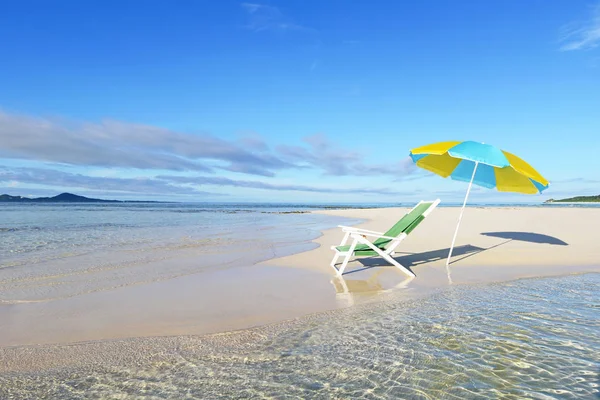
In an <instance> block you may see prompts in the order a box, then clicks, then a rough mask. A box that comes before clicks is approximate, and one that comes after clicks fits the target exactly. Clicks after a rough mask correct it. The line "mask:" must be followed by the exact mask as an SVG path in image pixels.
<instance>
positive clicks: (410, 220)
mask: <svg viewBox="0 0 600 400" xmlns="http://www.w3.org/2000/svg"><path fill="white" fill-rule="evenodd" d="M439 203H440V199H437V200H435V201H421V202H419V203H418V204H417V205H416V206H415V207H414V208H413V209H412V210H410V211H409V212H407V213H406V214H405V215H404V216H403V217H402V218H401V219H400V220H399V221H398V222H396V224H395V225H394V226H392V227H391V228H390V229H389V230H388V231H387V232H385V233H381V232H375V231H369V230H366V229H360V228H353V227H351V226H343V225H339V227H340V228H342V231H343V232H344V233H345V235H344V238H343V239H342V242H341V243H340V244H339V245H338V246H331V249H332V250H333V251H334V252H335V254H334V255H333V260H331V264H330V265H331V267H332V268H333V269H335V271H336V273H337V274H338V275H340V276H341V275H342V274H343V273H344V270H345V269H346V266H347V265H348V261H350V258H352V257H353V256H356V257H361V256H380V257H382V258H383V259H384V260H386V261H387V262H389V263H390V264H392V265H393V266H395V267H397V268H399V269H400V270H401V271H402V272H404V273H405V274H407V275H409V276H412V277H414V276H415V274H413V273H412V271H410V270H409V269H408V268H406V267H404V266H403V265H402V264H400V263H399V262H398V261H396V260H394V259H393V258H392V257H393V256H394V254H395V253H394V250H395V249H396V247H398V245H399V244H400V242H402V240H404V239H405V238H406V237H407V236H408V235H409V234H410V233H411V232H412V231H413V230H414V229H415V228H416V227H417V226H418V225H419V224H420V223H421V222H422V221H423V220H424V219H425V217H427V216H428V215H429V214H430V213H431V212H432V211H433V210H434V209H435V207H437V205H438V204H439ZM368 238H374V239H375V240H374V241H372V239H371V240H369V239H368ZM349 239H352V243H351V244H349V245H348V244H346V243H347V242H348V240H349ZM340 257H344V261H343V262H342V265H341V266H340V268H339V269H338V268H337V267H336V263H337V261H338V259H339V258H340Z"/></svg>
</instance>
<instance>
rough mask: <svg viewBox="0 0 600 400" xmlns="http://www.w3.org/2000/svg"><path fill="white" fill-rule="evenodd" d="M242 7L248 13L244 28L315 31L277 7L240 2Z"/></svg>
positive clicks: (257, 30)
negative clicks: (296, 21) (295, 20)
mask: <svg viewBox="0 0 600 400" xmlns="http://www.w3.org/2000/svg"><path fill="white" fill-rule="evenodd" d="M242 8H243V9H244V10H246V13H247V14H248V24H247V25H246V28H248V29H250V30H253V31H255V32H260V31H267V30H272V31H304V32H312V33H315V32H316V31H315V30H314V29H312V28H309V27H306V26H303V25H300V24H297V23H295V22H294V21H292V19H291V18H289V17H288V16H286V15H285V14H283V13H282V12H281V10H280V9H279V8H277V7H272V6H268V5H265V4H258V3H242Z"/></svg>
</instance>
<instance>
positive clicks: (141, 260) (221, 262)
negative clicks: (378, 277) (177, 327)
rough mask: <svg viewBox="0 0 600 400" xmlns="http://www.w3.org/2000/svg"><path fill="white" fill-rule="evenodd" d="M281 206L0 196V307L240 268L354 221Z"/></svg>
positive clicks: (293, 249)
mask: <svg viewBox="0 0 600 400" xmlns="http://www.w3.org/2000/svg"><path fill="white" fill-rule="evenodd" d="M292 210H297V207H292V206H285V205H276V206H268V205H234V204H231V205H223V204H221V205H219V204H175V203H174V204H138V203H135V204H2V205H0V306H1V305H2V304H13V303H21V302H43V301H50V300H55V299H60V298H65V297H73V296H76V295H79V294H83V293H90V292H97V291H102V290H108V289H112V288H115V287H121V286H128V285H135V284H139V283H148V282H154V281H160V280H166V279H171V278H175V277H178V276H183V275H187V274H193V273H197V272H201V271H205V270H207V269H210V268H219V269H222V268H233V267H246V266H252V265H253V264H255V263H257V262H259V261H263V260H267V259H269V258H273V257H279V256H283V255H287V254H291V253H294V252H300V251H305V250H309V249H311V248H312V247H314V244H312V243H311V240H312V239H315V238H316V237H318V236H319V235H320V231H321V230H323V229H327V228H331V227H334V226H336V225H337V224H340V223H354V222H356V221H353V220H348V219H343V218H339V217H331V216H326V215H317V214H295V213H287V212H289V211H292Z"/></svg>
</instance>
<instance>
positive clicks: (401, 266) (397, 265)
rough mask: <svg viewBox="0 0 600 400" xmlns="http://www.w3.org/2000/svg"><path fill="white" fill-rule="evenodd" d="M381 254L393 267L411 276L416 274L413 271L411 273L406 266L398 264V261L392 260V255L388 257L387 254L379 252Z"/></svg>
mask: <svg viewBox="0 0 600 400" xmlns="http://www.w3.org/2000/svg"><path fill="white" fill-rule="evenodd" d="M381 256H382V257H383V258H384V259H385V260H386V261H387V262H389V263H390V264H392V265H393V266H394V267H396V268H398V269H399V270H400V271H402V272H404V273H405V274H406V275H408V276H412V277H413V278H414V277H415V276H416V275H415V274H414V273H412V271H411V270H410V269H408V268H406V267H405V266H404V265H402V264H400V263H399V262H398V261H396V260H394V259H393V258H392V257H390V256H389V255H387V254H385V253H383V254H381Z"/></svg>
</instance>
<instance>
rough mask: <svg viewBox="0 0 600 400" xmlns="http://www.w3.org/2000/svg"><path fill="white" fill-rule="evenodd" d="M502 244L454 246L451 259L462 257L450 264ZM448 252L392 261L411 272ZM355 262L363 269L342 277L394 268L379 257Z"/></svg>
mask: <svg viewBox="0 0 600 400" xmlns="http://www.w3.org/2000/svg"><path fill="white" fill-rule="evenodd" d="M504 243H506V242H503V243H501V244H499V245H496V246H492V247H488V248H484V247H478V246H473V245H470V244H466V245H462V246H456V247H455V248H454V250H452V256H453V257H456V256H463V257H461V258H460V259H458V260H454V261H452V263H455V262H457V261H460V260H463V259H465V258H467V257H471V256H474V255H475V254H479V253H481V252H483V251H486V250H489V249H491V248H493V247H498V246H500V245H502V244H504ZM449 252H450V248H449V247H448V248H445V249H439V250H432V251H426V252H423V253H412V254H408V255H403V256H401V257H394V259H395V260H396V261H398V262H399V263H400V264H402V265H404V266H405V267H406V268H408V269H410V270H411V271H412V268H411V267H414V266H418V265H420V264H425V263H429V262H433V261H439V260H444V259H446V257H448V253H449ZM357 261H358V262H360V263H361V264H362V265H363V268H358V269H354V270H351V271H348V272H345V273H344V275H348V274H353V273H355V272H360V271H364V270H366V269H370V268H375V267H386V268H387V267H389V268H396V267H394V266H393V265H390V264H389V263H388V262H387V261H385V260H384V259H383V258H379V257H372V258H360V259H358V260H357Z"/></svg>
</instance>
